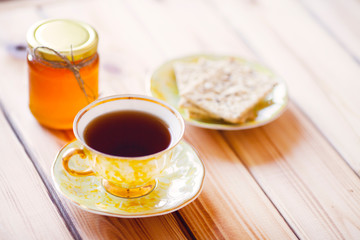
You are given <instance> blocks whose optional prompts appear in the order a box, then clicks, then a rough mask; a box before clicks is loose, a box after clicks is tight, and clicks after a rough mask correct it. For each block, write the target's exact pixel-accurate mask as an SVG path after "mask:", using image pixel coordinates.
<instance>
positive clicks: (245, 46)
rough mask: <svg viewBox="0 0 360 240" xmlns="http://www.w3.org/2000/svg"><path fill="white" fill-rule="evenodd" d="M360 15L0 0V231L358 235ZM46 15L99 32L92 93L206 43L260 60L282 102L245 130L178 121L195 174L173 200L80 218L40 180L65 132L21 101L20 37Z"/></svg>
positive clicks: (242, 6) (106, 91)
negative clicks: (194, 195) (266, 120)
mask: <svg viewBox="0 0 360 240" xmlns="http://www.w3.org/2000/svg"><path fill="white" fill-rule="evenodd" d="M359 12H360V2H359V1H357V0H346V1H341V0H317V1H311V0H273V1H265V0H258V1H255V0H254V1H239V0H238V1H236V0H211V1H210V0H209V1H205V0H202V1H201V0H194V1H181V0H163V1H155V0H137V1H131V0H118V1H115V0H113V1H111V0H106V1H100V0H92V1H10V2H0V74H1V76H0V152H1V157H0V161H1V167H0V182H1V184H0V239H71V238H74V239H117V238H119V239H185V238H188V239H360V180H359V173H360V110H359V109H360V94H359V92H360V27H359V26H360V14H359ZM49 17H62V18H64V17H65V18H73V19H79V20H82V21H85V22H87V23H89V24H91V25H93V26H94V27H95V28H96V29H97V31H98V32H99V36H100V46H99V53H100V56H101V73H100V82H101V83H100V85H101V86H100V91H101V95H102V96H106V95H111V94H121V93H138V94H144V93H145V81H146V77H147V76H148V74H149V73H150V72H151V70H152V69H153V68H154V67H156V66H158V65H159V64H161V63H162V62H164V61H166V60H167V59H171V58H174V57H179V56H184V55H189V54H195V53H204V52H205V53H219V54H231V55H236V56H242V57H245V58H248V59H250V60H256V61H260V62H263V63H264V64H266V65H268V66H269V67H271V68H272V69H274V71H276V72H277V73H278V74H279V75H280V76H281V77H282V78H283V79H285V81H286V82H287V84H288V86H289V92H290V104H289V106H288V109H287V111H286V112H285V113H284V114H283V115H282V116H281V117H280V118H279V119H277V120H276V121H274V122H272V123H270V124H268V125H266V126H264V127H259V128H256V129H251V130H245V131H216V130H207V129H200V128H196V127H192V126H187V129H186V134H185V139H186V140H187V141H188V142H189V143H191V144H192V145H193V146H194V147H195V148H196V149H197V150H198V152H199V155H200V157H201V158H202V160H203V161H204V163H205V165H206V169H207V177H206V180H205V185H204V189H203V192H202V194H201V195H200V196H199V198H198V199H197V200H195V201H194V202H193V203H191V204H190V205H188V206H186V207H184V208H183V209H181V210H179V211H176V212H174V213H171V214H167V215H164V216H160V217H150V218H143V219H122V218H114V217H105V216H100V215H95V214H92V213H88V212H86V211H84V210H81V209H79V208H77V207H75V206H74V205H72V204H71V203H70V202H69V201H67V200H66V199H64V198H63V197H62V196H61V195H59V193H57V192H56V191H55V190H54V186H53V183H52V181H51V177H50V166H51V164H52V162H53V160H54V157H55V155H56V153H57V152H58V151H59V149H60V148H61V147H62V146H63V145H64V144H65V143H67V142H69V141H71V140H72V139H73V138H74V136H73V134H72V131H70V130H69V131H54V130H49V129H46V128H43V127H42V126H40V125H39V124H38V123H37V122H36V120H35V119H34V118H33V116H32V115H31V113H30V111H29V108H28V87H27V70H26V61H25V54H26V53H25V51H24V46H25V44H26V42H25V33H26V31H27V29H28V27H29V26H30V25H31V24H33V23H34V22H36V21H38V20H41V19H44V18H49Z"/></svg>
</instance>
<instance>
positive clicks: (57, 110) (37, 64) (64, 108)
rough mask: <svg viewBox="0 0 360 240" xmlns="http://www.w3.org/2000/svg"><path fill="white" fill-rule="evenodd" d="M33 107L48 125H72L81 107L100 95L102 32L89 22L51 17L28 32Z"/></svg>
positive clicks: (34, 113)
mask: <svg viewBox="0 0 360 240" xmlns="http://www.w3.org/2000/svg"><path fill="white" fill-rule="evenodd" d="M27 43H28V55H27V62H28V74H29V107H30V110H31V112H32V114H33V115H34V117H35V118H36V119H37V120H38V122H39V123H40V124H42V125H44V126H46V127H49V128H55V129H69V128H72V124H73V120H74V118H75V115H76V114H77V112H78V111H79V110H81V109H82V108H83V107H85V106H86V105H88V104H89V103H90V102H92V101H94V100H95V99H96V98H97V97H98V75H99V74H98V72H99V55H98V53H97V46H98V35H97V33H96V31H95V30H94V28H92V27H91V26H89V25H88V24H85V23H82V22H79V21H74V20H68V19H50V20H45V21H41V22H38V23H36V24H34V25H33V26H32V27H31V28H30V29H29V31H28V33H27Z"/></svg>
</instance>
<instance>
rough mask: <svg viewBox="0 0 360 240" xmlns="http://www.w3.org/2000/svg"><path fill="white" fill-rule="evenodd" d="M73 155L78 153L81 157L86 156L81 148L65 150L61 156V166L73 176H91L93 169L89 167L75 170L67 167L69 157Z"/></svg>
mask: <svg viewBox="0 0 360 240" xmlns="http://www.w3.org/2000/svg"><path fill="white" fill-rule="evenodd" d="M74 155H79V156H80V157H81V158H82V159H84V158H86V154H85V152H84V151H83V150H82V149H76V148H73V149H70V150H69V151H67V152H66V153H65V154H64V156H63V158H62V163H63V167H64V169H65V170H66V171H67V172H68V173H69V174H70V175H72V176H74V177H86V176H92V175H94V172H93V170H91V168H88V169H86V170H84V171H77V170H74V169H71V168H70V167H69V161H70V159H71V158H72V157H73V156H74Z"/></svg>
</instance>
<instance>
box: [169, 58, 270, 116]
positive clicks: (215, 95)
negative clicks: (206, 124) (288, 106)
mask: <svg viewBox="0 0 360 240" xmlns="http://www.w3.org/2000/svg"><path fill="white" fill-rule="evenodd" d="M174 71H175V76H176V83H177V86H178V90H179V94H180V97H181V100H180V107H182V108H184V109H187V110H188V111H189V113H190V114H193V115H194V116H197V117H208V118H214V119H223V120H224V121H227V122H230V123H242V122H244V121H246V120H247V119H248V118H249V117H250V116H251V115H253V114H252V113H253V111H252V109H253V108H254V106H255V105H256V104H257V103H258V102H259V101H261V100H262V99H263V98H264V97H265V96H266V95H267V94H268V93H269V92H270V91H271V90H272V89H273V88H274V86H275V85H276V80H274V79H273V78H271V77H269V76H267V75H265V74H263V73H260V72H259V71H255V70H254V69H253V68H252V67H251V66H249V65H248V64H246V63H242V62H240V61H238V60H236V59H234V58H226V59H221V60H209V59H205V58H200V59H199V60H198V61H197V62H194V63H184V62H178V63H175V64H174Z"/></svg>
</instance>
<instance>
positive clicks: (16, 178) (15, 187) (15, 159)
mask: <svg viewBox="0 0 360 240" xmlns="http://www.w3.org/2000/svg"><path fill="white" fill-rule="evenodd" d="M0 136H1V137H0V152H1V158H0V164H1V168H0V179H1V185H0V203H1V204H0V212H1V214H0V236H1V237H0V238H1V239H60V238H61V239H72V236H71V234H70V232H69V231H68V229H67V228H66V226H65V224H64V222H63V219H62V218H61V216H60V215H59V214H58V210H57V209H56V206H54V205H53V203H52V202H51V199H50V198H49V196H48V193H47V189H46V188H45V186H44V184H43V183H42V181H41V179H40V177H39V175H38V174H37V172H36V170H35V168H34V166H33V165H32V163H31V161H30V159H29V158H28V156H27V155H26V153H25V152H24V150H23V148H22V146H21V144H20V143H19V141H18V139H17V138H16V136H15V135H14V133H13V131H12V129H11V128H10V126H9V125H8V123H7V121H6V119H5V118H4V115H3V113H2V112H1V111H0Z"/></svg>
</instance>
